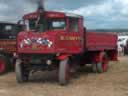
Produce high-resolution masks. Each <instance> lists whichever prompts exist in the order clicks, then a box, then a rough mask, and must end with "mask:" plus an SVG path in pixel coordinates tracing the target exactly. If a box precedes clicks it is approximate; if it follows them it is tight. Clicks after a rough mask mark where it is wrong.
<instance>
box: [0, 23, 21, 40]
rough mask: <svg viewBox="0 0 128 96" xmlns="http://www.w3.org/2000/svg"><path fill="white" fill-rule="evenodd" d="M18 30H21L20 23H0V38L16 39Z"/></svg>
mask: <svg viewBox="0 0 128 96" xmlns="http://www.w3.org/2000/svg"><path fill="white" fill-rule="evenodd" d="M20 31H22V26H21V25H16V24H0V39H16V35H17V34H18V33H19V32H20Z"/></svg>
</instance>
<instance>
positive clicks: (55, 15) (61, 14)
mask: <svg viewBox="0 0 128 96" xmlns="http://www.w3.org/2000/svg"><path fill="white" fill-rule="evenodd" d="M42 14H44V16H45V17H48V18H64V17H74V18H83V17H82V16H80V15H77V14H73V13H64V12H56V11H44V12H43V13H42ZM37 17H38V12H33V13H29V14H26V15H24V16H23V19H34V18H37Z"/></svg>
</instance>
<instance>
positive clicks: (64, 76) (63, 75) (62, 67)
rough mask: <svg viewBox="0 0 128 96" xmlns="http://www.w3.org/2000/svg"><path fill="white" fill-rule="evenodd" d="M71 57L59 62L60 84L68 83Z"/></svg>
mask: <svg viewBox="0 0 128 96" xmlns="http://www.w3.org/2000/svg"><path fill="white" fill-rule="evenodd" d="M68 63H69V59H68V58H66V59H64V60H62V61H60V64H59V84H60V85H66V84H67V83H68V81H69V64H68Z"/></svg>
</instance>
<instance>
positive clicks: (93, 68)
mask: <svg viewBox="0 0 128 96" xmlns="http://www.w3.org/2000/svg"><path fill="white" fill-rule="evenodd" d="M92 71H93V72H94V73H96V72H97V64H94V63H93V64H92Z"/></svg>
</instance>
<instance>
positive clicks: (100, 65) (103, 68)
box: [96, 53, 109, 73]
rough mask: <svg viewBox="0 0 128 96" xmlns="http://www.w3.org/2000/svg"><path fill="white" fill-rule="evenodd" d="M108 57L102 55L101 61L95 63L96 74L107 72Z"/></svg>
mask: <svg viewBox="0 0 128 96" xmlns="http://www.w3.org/2000/svg"><path fill="white" fill-rule="evenodd" d="M108 62H109V59H108V56H107V55H106V54H105V53H104V55H103V57H102V61H101V62H99V63H97V64H96V65H97V72H98V73H103V72H106V71H107V70H108Z"/></svg>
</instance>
